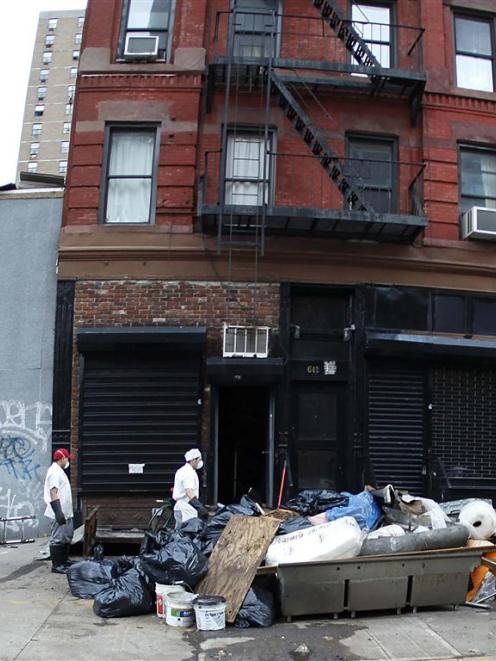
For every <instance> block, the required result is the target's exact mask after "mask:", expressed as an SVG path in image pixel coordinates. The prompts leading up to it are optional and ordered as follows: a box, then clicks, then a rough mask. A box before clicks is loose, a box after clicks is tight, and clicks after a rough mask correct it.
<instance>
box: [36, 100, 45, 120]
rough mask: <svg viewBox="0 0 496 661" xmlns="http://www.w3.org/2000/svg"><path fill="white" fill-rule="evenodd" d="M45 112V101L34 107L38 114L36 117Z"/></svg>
mask: <svg viewBox="0 0 496 661" xmlns="http://www.w3.org/2000/svg"><path fill="white" fill-rule="evenodd" d="M44 112H45V106H44V105H43V103H38V104H37V105H36V106H35V107H34V114H35V115H36V117H41V116H42V115H43V113H44Z"/></svg>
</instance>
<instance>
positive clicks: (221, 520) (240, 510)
mask: <svg viewBox="0 0 496 661" xmlns="http://www.w3.org/2000/svg"><path fill="white" fill-rule="evenodd" d="M236 514H240V515H242V516H260V510H259V509H258V507H257V506H256V504H255V501H253V500H252V499H251V498H249V497H248V496H242V498H241V500H240V501H239V504H234V505H226V506H225V507H221V508H220V509H219V510H217V512H216V513H215V514H214V515H213V517H212V518H211V519H210V521H209V522H208V523H207V525H206V526H205V530H204V531H203V534H202V539H203V540H204V541H205V542H213V543H214V546H215V544H216V543H217V540H218V539H219V537H220V536H221V534H222V531H223V530H224V528H225V527H226V526H227V524H228V523H229V521H230V519H231V518H232V517H233V516H235V515H236Z"/></svg>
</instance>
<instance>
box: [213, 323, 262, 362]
mask: <svg viewBox="0 0 496 661" xmlns="http://www.w3.org/2000/svg"><path fill="white" fill-rule="evenodd" d="M269 331H270V329H269V328H268V327H267V326H228V325H227V324H224V342H223V351H222V355H223V356H224V358H232V357H234V356H237V357H239V358H267V356H268V355H269Z"/></svg>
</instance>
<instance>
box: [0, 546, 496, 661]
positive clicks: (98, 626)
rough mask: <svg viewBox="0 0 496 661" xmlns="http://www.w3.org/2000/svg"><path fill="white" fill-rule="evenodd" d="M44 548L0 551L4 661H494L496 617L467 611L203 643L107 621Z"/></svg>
mask: <svg viewBox="0 0 496 661" xmlns="http://www.w3.org/2000/svg"><path fill="white" fill-rule="evenodd" d="M45 543H46V541H45V540H40V541H37V542H36V543H34V544H26V545H19V546H17V547H12V546H7V547H0V661H13V660H14V659H16V660H17V659H18V660H19V661H28V660H29V661H31V660H32V661H35V660H36V661H58V660H64V661H65V660H67V659H69V658H70V659H71V660H73V661H101V660H102V659H104V660H105V661H114V660H115V661H128V660H129V661H131V660H133V661H140V660H142V659H143V660H147V661H151V660H153V661H154V660H155V659H157V660H158V659H161V660H164V659H165V660H167V661H169V660H170V661H190V660H198V661H207V660H210V659H229V660H230V659H232V660H236V661H237V660H246V661H252V660H253V661H255V660H259V661H276V660H279V659H281V660H283V659H289V660H291V659H292V660H293V661H298V660H302V661H305V660H307V659H308V660H310V661H331V660H333V659H340V660H346V661H348V660H350V661H351V660H352V659H358V660H361V661H366V660H370V661H379V660H380V659H397V660H398V661H428V660H430V659H462V658H463V659H464V658H467V659H468V658H470V659H477V658H483V659H485V660H486V661H487V660H488V659H493V660H496V611H495V610H492V611H479V610H473V609H469V608H464V607H461V608H460V609H459V610H457V611H452V610H448V609H438V610H435V611H434V610H430V611H424V612H422V613H419V614H417V615H413V614H411V613H406V614H403V615H391V614H389V613H386V614H375V615H373V616H370V617H358V618H357V619H355V620H351V619H350V618H348V617H342V618H340V619H338V620H329V619H311V620H300V621H296V622H293V623H292V624H285V623H280V624H276V625H275V626H273V627H271V628H269V629H234V628H228V629H226V630H225V631H222V632H212V633H203V632H197V631H196V630H188V631H184V630H180V629H175V628H172V627H168V626H167V625H166V624H165V623H164V621H163V620H159V619H158V618H157V617H155V616H154V615H146V616H140V617H129V618H123V619H112V620H103V619H101V618H98V617H96V616H95V615H94V613H93V610H92V602H91V601H86V600H80V599H75V598H73V597H72V595H71V594H70V592H69V590H68V587H67V581H66V579H65V577H64V576H58V575H56V574H52V573H51V572H50V571H49V563H48V562H46V561H38V560H36V559H35V558H36V557H37V556H38V551H39V549H40V548H41V547H42V546H44V544H45Z"/></svg>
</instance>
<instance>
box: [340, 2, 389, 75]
mask: <svg viewBox="0 0 496 661" xmlns="http://www.w3.org/2000/svg"><path fill="white" fill-rule="evenodd" d="M354 5H370V6H376V7H387V8H388V9H389V67H384V68H385V69H393V68H394V67H395V66H396V63H397V61H398V43H397V39H396V31H395V29H394V27H393V26H394V25H396V23H397V9H398V8H397V4H396V2H394V0H382V2H381V0H363V1H362V2H360V1H358V0H357V1H356V2H355V1H354V0H350V3H349V7H348V17H349V21H350V22H351V21H352V11H353V6H354ZM364 41H365V43H367V44H368V41H367V40H364ZM378 43H382V42H378ZM350 57H351V56H350ZM351 62H352V63H355V64H356V62H355V60H354V59H353V58H352V57H351Z"/></svg>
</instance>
